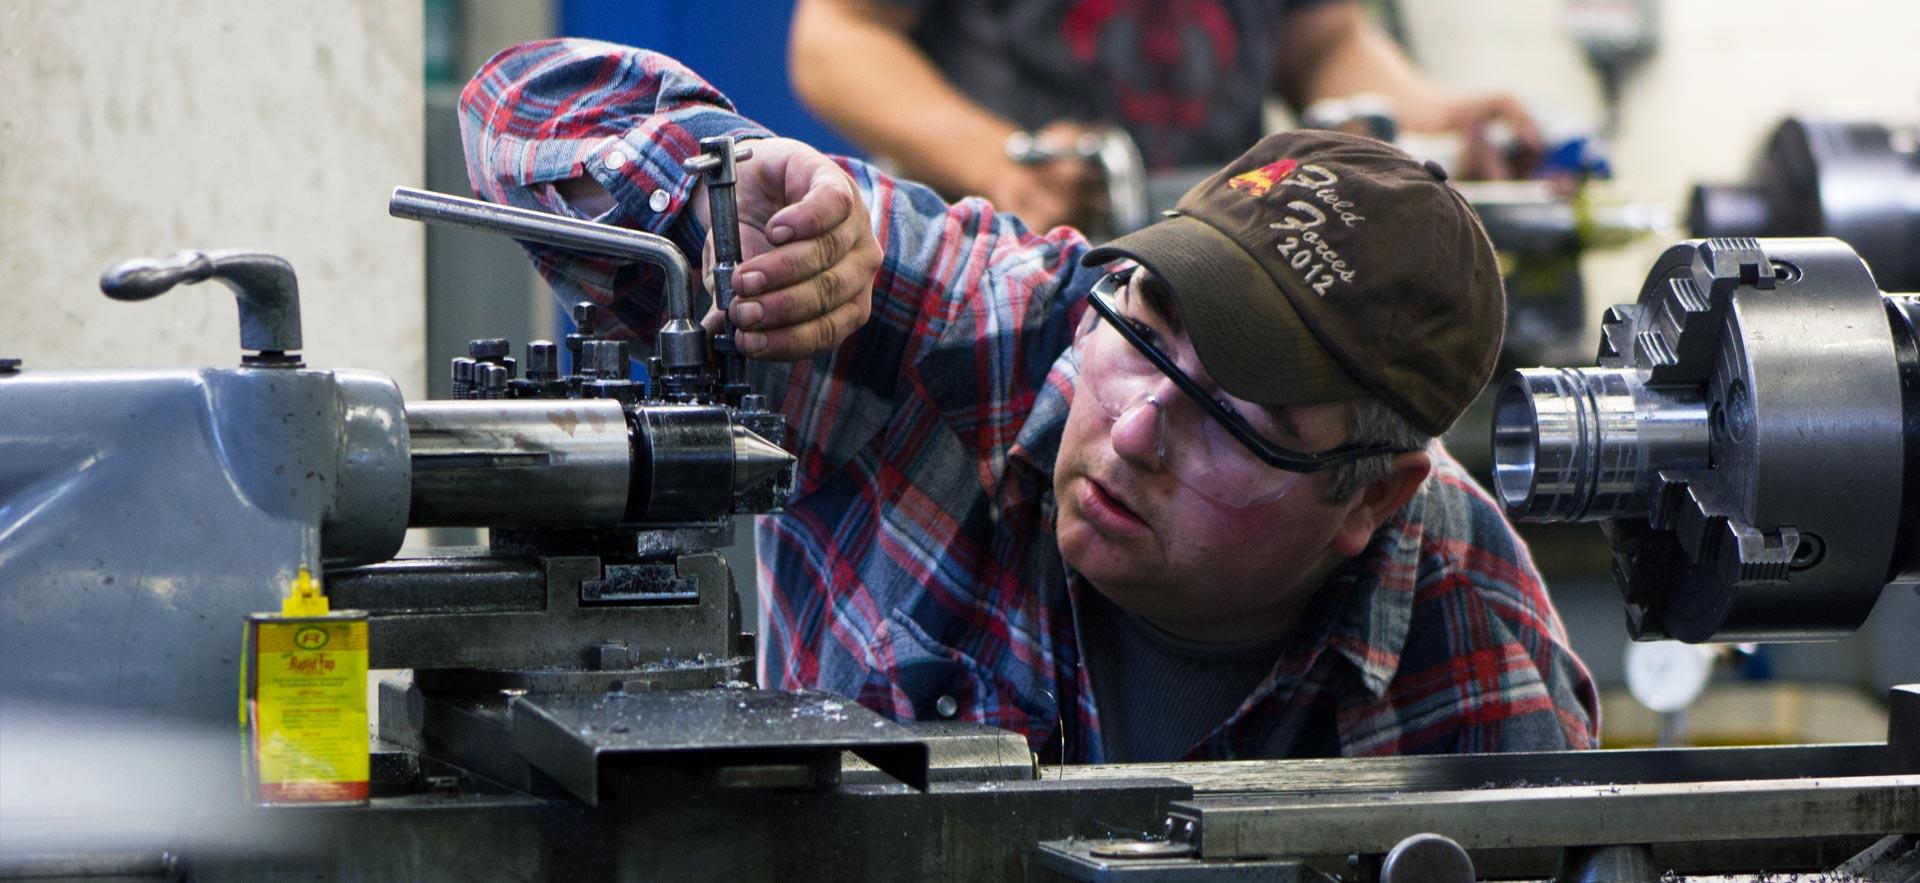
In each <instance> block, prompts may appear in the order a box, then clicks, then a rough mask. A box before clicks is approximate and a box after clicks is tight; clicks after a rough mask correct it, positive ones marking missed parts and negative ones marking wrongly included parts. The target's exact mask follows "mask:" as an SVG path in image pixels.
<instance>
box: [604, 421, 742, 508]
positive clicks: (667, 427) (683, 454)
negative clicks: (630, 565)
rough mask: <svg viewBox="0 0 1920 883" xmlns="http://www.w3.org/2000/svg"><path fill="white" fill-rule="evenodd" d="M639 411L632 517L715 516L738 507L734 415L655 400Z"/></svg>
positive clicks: (630, 502) (629, 503)
mask: <svg viewBox="0 0 1920 883" xmlns="http://www.w3.org/2000/svg"><path fill="white" fill-rule="evenodd" d="M634 416H635V440H634V441H635V443H634V449H635V452H636V456H635V463H634V467H635V468H634V470H633V486H632V489H631V490H630V491H629V492H628V507H627V518H628V520H629V521H635V522H639V521H679V520H687V519H697V518H712V517H715V516H718V515H724V514H726V513H727V512H729V511H732V508H733V497H734V492H733V477H734V467H733V458H734V439H733V420H732V418H731V417H729V416H728V415H727V409H725V408H722V407H717V406H707V405H656V406H650V407H646V408H641V409H639V410H638V411H637V412H636V414H635V415H634Z"/></svg>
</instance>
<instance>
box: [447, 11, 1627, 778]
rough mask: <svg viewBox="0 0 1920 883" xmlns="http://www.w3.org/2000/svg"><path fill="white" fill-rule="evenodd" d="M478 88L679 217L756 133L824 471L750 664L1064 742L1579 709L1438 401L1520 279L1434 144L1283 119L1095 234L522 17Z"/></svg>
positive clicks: (487, 138) (743, 338)
mask: <svg viewBox="0 0 1920 883" xmlns="http://www.w3.org/2000/svg"><path fill="white" fill-rule="evenodd" d="M461 113H462V119H461V122H462V130H463V132H464V133H465V138H466V146H467V156H468V167H469V175H470V177H471V180H472V182H473V186H474V189H475V190H476V192H478V193H479V194H480V195H481V196H483V197H485V198H487V199H491V200H494V201H497V202H501V203H507V204H512V205H518V206H522V207H527V208H535V209H541V210H545V211H549V212H554V213H558V214H571V215H575V216H580V217H590V218H593V219H595V220H598V221H600V222H603V223H609V224H618V225H621V226H626V227H632V228H636V229H641V230H647V231H651V232H655V233H659V234H662V235H665V236H668V237H670V238H672V239H673V240H675V241H676V242H678V243H679V244H680V245H681V247H682V248H684V249H685V250H686V251H687V253H688V254H689V255H697V254H700V253H701V247H702V243H703V241H704V240H705V238H706V217H705V200H704V193H703V192H701V191H700V190H699V182H698V181H697V180H696V178H695V176H692V175H689V174H687V173H685V172H683V171H682V170H681V167H680V162H681V160H683V159H685V158H687V157H689V156H692V155H694V154H696V153H698V151H699V140H700V139H701V138H703V137H709V136H715V135H733V136H735V137H739V138H743V139H764V140H756V141H753V142H752V144H753V149H754V156H753V158H752V159H751V160H748V161H745V162H743V163H741V165H740V167H739V170H740V171H739V175H740V184H739V187H738V190H737V195H738V198H739V201H740V215H741V222H742V228H743V229H742V238H743V240H744V246H745V253H746V259H745V260H744V261H743V262H742V263H741V265H740V266H739V268H738V270H737V271H736V274H735V276H734V288H735V291H736V292H737V294H738V295H739V296H738V297H737V298H736V300H735V302H734V304H733V305H732V308H731V318H732V319H733V320H734V322H735V323H736V324H737V325H738V326H739V328H740V329H741V330H740V331H739V335H738V337H737V342H738V343H739V345H740V346H741V348H742V349H743V350H744V351H745V352H747V353H748V354H749V355H751V356H755V357H756V358H757V359H758V361H756V362H755V363H754V369H753V370H754V376H753V377H752V381H753V383H754V384H755V386H756V388H757V389H758V390H759V391H761V392H764V393H766V394H767V395H769V396H770V397H771V399H772V401H773V402H774V403H775V406H776V407H779V408H780V409H781V410H782V411H784V413H785V414H786V415H787V419H788V425H789V427H790V430H791V435H790V437H789V438H787V439H786V440H785V442H786V444H787V446H788V447H789V448H790V449H791V450H793V451H794V452H795V453H796V454H797V455H798V456H799V458H800V469H799V475H798V477H797V479H796V482H795V490H794V496H793V498H792V500H791V501H790V502H789V504H788V507H787V511H786V513H785V514H783V515H780V516H778V517H769V518H763V519H761V523H760V527H759V533H758V540H759V551H760V555H761V562H762V564H761V567H762V570H761V574H760V608H761V623H760V634H761V637H762V644H761V649H760V661H761V665H762V671H761V682H762V686H765V687H768V688H773V689H801V688H819V689H826V690H831V691H834V692H837V693H841V694H844V695H846V696H849V697H852V698H854V699H856V700H858V701H859V702H861V703H862V704H864V705H866V706H868V707H870V708H872V709H875V710H876V711H879V712H880V713H882V714H886V715H889V716H891V717H894V718H896V719H901V720H929V719H942V718H945V719H962V720H972V721H981V722H985V723H989V724H993V725H995V726H999V727H1004V728H1007V729H1010V730H1013V731H1016V732H1019V733H1022V734H1024V735H1025V736H1026V737H1027V739H1028V741H1029V743H1030V744H1031V745H1033V746H1034V748H1035V749H1036V750H1037V751H1039V752H1041V754H1042V755H1043V756H1044V757H1048V758H1053V757H1055V756H1063V757H1062V758H1061V759H1064V760H1072V761H1093V762H1097V761H1115V760H1156V759H1175V758H1230V757H1283V756H1316V755H1319V756H1329V755H1377V754H1395V753H1416V752H1472V751H1515V750H1547V749H1560V748H1588V747H1592V746H1593V744H1594V742H1595V733H1596V726H1597V718H1598V710H1597V703H1596V700H1595V694H1594V689H1593V684H1592V681H1591V679H1590V678H1589V676H1588V675H1587V672H1586V670H1585V668H1584V666H1582V664H1581V663H1580V661H1579V659H1578V658H1576V657H1575V656H1574V655H1573V653H1572V651H1571V650H1570V649H1569V648H1568V646H1567V639H1566V634H1565V631H1564V629H1563V628H1562V626H1561V624H1560V620H1559V617H1558V615H1557V614H1556V613H1555V611H1554V609H1553V605H1552V603H1551V602H1550V601H1549V599H1548V598H1547V595H1546V592H1545V590H1544V588H1543V587H1542V586H1541V584H1540V579H1539V576H1538V574H1537V573H1536V572H1535V570H1534V567H1533V564H1532V561H1531V560H1530V558H1529V556H1528V554H1527V551H1526V548H1525V546H1524V545H1523V544H1522V543H1521V541H1520V540H1519V539H1518V538H1517V537H1516V536H1515V535H1514V534H1513V532H1512V528H1511V527H1510V526H1509V525H1508V524H1507V523H1506V521H1505V520H1504V519H1503V518H1502V517H1501V515H1500V513H1499V511H1498V510H1497V508H1496V507H1495V506H1494V504H1493V502H1492V501H1491V500H1490V499H1489V498H1488V497H1487V495H1486V494H1485V492H1483V491H1482V490H1481V489H1480V488H1478V487H1477V486H1476V485H1475V484H1474V483H1473V481H1472V480H1471V479H1470V478H1469V477H1467V476H1466V475H1465V474H1464V473H1463V472H1462V471H1461V469H1460V468H1459V467H1458V465H1456V464H1455V463H1454V462H1453V460H1452V459H1451V458H1450V457H1449V456H1448V455H1447V453H1446V452H1445V450H1444V449H1443V448H1442V447H1441V446H1440V444H1439V443H1438V442H1437V441H1434V440H1433V439H1434V436H1437V435H1439V434H1440V433H1441V432H1444V431H1445V429H1446V428H1447V427H1448V426H1450V425H1451V424H1452V422H1453V421H1454V419H1455V418H1457V417H1458V416H1459V414H1460V411H1461V410H1462V409H1464V408H1465V407H1466V405H1467V403H1468V402H1469V401H1471V400H1472V399H1473V397H1474V396H1475V395H1476V394H1477V393H1478V391H1479V390H1480V388H1481V387H1482V386H1483V385H1484V384H1485V382H1486V380H1487V378H1488V376H1489V374H1490V373H1491V370H1492V365H1493V360H1494V357H1495V355H1496V353H1497V351H1498V349H1499V341H1500V335H1501V330H1502V326H1503V322H1504V310H1505V300H1504V295H1503V293H1502V291H1501V288H1500V282H1499V277H1498V275H1497V272H1496V270H1495V267H1494V258H1493V254H1492V251H1491V248H1490V246H1489V245H1488V243H1487V241H1486V236H1485V234H1484V232H1483V231H1482V230H1481V229H1480V226H1479V222H1478V220H1477V219H1476V218H1475V217H1474V215H1473V213H1472V211H1471V210H1470V209H1469V208H1468V207H1467V206H1466V204H1465V202H1464V201H1463V200H1462V199H1461V198H1460V196H1459V194H1458V193H1457V192H1456V191H1454V190H1453V188H1451V187H1450V186H1448V185H1447V184H1446V183H1445V177H1446V176H1445V173H1444V172H1443V171H1442V170H1441V169H1440V168H1439V167H1438V166H1436V165H1433V164H1430V163H1429V164H1427V165H1425V166H1422V165H1420V164H1418V163H1416V162H1414V161H1413V160H1412V159H1410V158H1409V157H1407V156H1406V155H1405V154H1402V153H1400V152H1399V151H1397V150H1395V149H1393V148H1391V147H1388V146H1386V145H1383V144H1380V143H1378V142H1374V141H1369V140H1366V139H1360V138H1354V137H1350V136H1342V135H1334V134H1331V133H1288V134H1284V135H1276V136H1270V137H1268V138H1266V139H1264V140H1262V141H1261V142H1259V143H1258V144H1256V145H1254V147H1253V148H1252V149H1251V150H1249V151H1248V153H1247V154H1245V155H1243V156H1242V157H1241V158H1240V159H1239V160H1236V161H1235V162H1234V163H1233V164H1231V165H1229V166H1228V167H1226V168H1225V169H1223V170H1222V171H1221V172H1219V173H1218V174H1216V175H1215V176H1213V177H1212V178H1210V179H1209V180H1207V181H1205V182H1202V183H1201V184H1200V185H1197V186H1196V187H1195V188H1194V189H1193V191H1191V192H1190V193H1188V194H1187V196H1186V197H1185V198H1184V199H1183V200H1182V201H1181V203H1180V210H1179V211H1178V212H1177V213H1175V214H1176V216H1175V217H1171V218H1169V219H1167V220H1164V221H1162V222H1161V223H1158V224H1155V225H1153V226H1151V227H1149V228H1147V229H1146V230H1143V231H1140V232H1139V233H1135V234H1132V235H1129V236H1127V237H1124V238H1122V239H1120V240H1116V241H1115V242H1114V243H1112V244H1110V245H1108V246H1105V247H1102V248H1099V249H1090V248H1089V245H1088V243H1087V242H1086V241H1085V239H1083V238H1082V237H1081V236H1080V234H1079V233H1078V232H1076V231H1074V230H1070V229H1067V228H1057V229H1054V230H1052V231H1050V232H1047V233H1044V234H1041V233H1037V232H1035V231H1032V230H1029V229H1027V228H1026V226H1025V225H1023V224H1022V223H1021V222H1020V221H1019V220H1018V219H1017V218H1014V217H1011V216H1008V215H1004V214H1000V213H998V212H996V211H995V210H994V208H993V206H992V205H990V204H987V203H986V202H983V201H981V200H978V199H967V200H962V201H960V202H958V203H955V204H951V205H949V204H947V203H945V202H943V201H942V200H941V199H940V198H938V197H937V196H935V195H934V194H933V193H932V192H931V191H929V190H927V189H925V188H923V187H921V186H919V185H916V184H913V183H911V182H907V181H900V180H895V179H893V178H890V177H888V176H887V175H885V174H883V173H881V172H879V171H877V170H875V169H874V168H872V167H870V166H868V165H865V164H864V163H861V162H858V161H854V160H849V159H844V158H829V157H826V156H824V155H822V154H820V153H818V152H817V151H814V150H812V149H811V148H809V147H807V146H805V145H802V144H799V143H797V142H792V141H787V140H782V139H772V138H769V137H768V133H767V132H765V131H764V130H762V129H760V128H759V127H757V126H755V125H754V124H753V123H752V122H750V121H749V120H747V119H745V118H744V117H741V116H739V115H738V114H736V113H735V112H734V110H733V108H732V106H731V105H730V104H729V103H728V102H727V100H726V98H725V97H724V96H722V95H721V94H720V93H719V92H718V91H716V90H715V89H714V88H713V87H712V86H710V85H708V84H707V83H706V82H705V81H703V80H701V79H700V78H699V77H697V76H696V75H694V74H693V73H692V72H690V71H688V70H686V69H685V68H684V67H682V66H680V65H679V64H678V63H676V62H674V61H673V60H672V59H669V58H666V57H664V56H661V55H658V54H656V53H650V52H646V51H643V50H638V49H629V48H625V47H618V46H612V45H607V44H602V43H594V42H588V41H577V40H555V41H543V42H538V43H530V44H526V45H523V46H518V47H515V48H512V49H509V50H507V51H506V52H503V53H501V54H500V55H499V56H497V57H495V58H494V59H493V60H492V61H490V62H489V63H488V64H487V65H486V67H485V68H483V69H482V70H481V71H480V72H479V73H478V74H477V75H476V76H475V78H474V79H473V81H472V82H471V83H470V84H469V85H468V86H467V88H466V91H465V93H464V95H463V96H462V101H461ZM527 248H528V251H529V252H530V253H531V254H532V256H533V259H534V262H535V264H536V265H537V266H538V268H539V269H540V271H541V272H542V274H543V275H545V276H546V278H547V279H548V280H549V281H550V282H551V283H552V284H553V285H554V287H555V289H556V290H557V291H558V292H559V294H560V296H561V297H562V298H565V299H567V300H569V301H571V300H575V299H580V298H590V299H592V300H594V301H597V302H599V303H601V304H604V305H606V306H608V307H609V308H610V309H609V310H606V311H603V312H606V313H610V314H611V316H612V317H613V319H612V320H611V322H613V323H617V324H612V325H610V327H607V328H601V329H595V330H597V331H600V332H602V333H628V334H636V335H637V336H639V337H641V338H643V339H644V338H645V337H646V336H647V335H648V334H650V332H651V331H652V330H653V329H655V328H657V327H658V325H659V324H660V316H661V306H662V304H661V300H660V298H659V292H658V290H657V286H656V285H653V284H650V283H652V281H653V280H651V279H650V278H649V274H648V272H647V270H646V268H644V267H640V266H635V265H617V264H614V263H612V262H610V261H605V260H599V259H594V258H587V257H581V256H578V255H571V254H568V253H565V252H561V251H559V250H556V249H552V248H548V247H544V246H537V245H529V246H527ZM716 315H717V314H716ZM710 318H711V317H710Z"/></svg>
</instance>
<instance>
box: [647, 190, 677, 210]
mask: <svg viewBox="0 0 1920 883" xmlns="http://www.w3.org/2000/svg"><path fill="white" fill-rule="evenodd" d="M672 204H673V194H671V193H668V192H667V191H665V190H655V191H653V195H652V196H649V197H647V208H650V209H653V210H654V211H656V212H664V211H666V210H667V206H669V205H672Z"/></svg>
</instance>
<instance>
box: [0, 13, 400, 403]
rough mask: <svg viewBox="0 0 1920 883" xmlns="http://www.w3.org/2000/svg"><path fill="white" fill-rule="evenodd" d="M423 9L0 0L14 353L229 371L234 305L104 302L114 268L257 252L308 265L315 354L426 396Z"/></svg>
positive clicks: (323, 363)
mask: <svg viewBox="0 0 1920 883" xmlns="http://www.w3.org/2000/svg"><path fill="white" fill-rule="evenodd" d="M421 45H422V15H421V8H420V0H298V2H295V0H285V2H283V0H276V2H272V3H261V2H253V0H168V2H165V3H149V2H119V0H68V2H55V0H7V2H5V3H0V84H4V89H5V92H4V99H0V357H7V356H11V357H20V358H23V359H25V360H26V366H27V367H28V368H29V369H32V368H36V367H38V368H56V367H60V368H66V367H92V366H158V365H200V364H204V365H227V364H233V363H235V362H236V360H237V358H238V349H237V346H238V337H237V333H238V332H237V328H238V323H237V320H236V318H235V309H234V301H233V298H232V296H231V295H230V294H228V293H227V292H226V290H225V289H224V288H223V287H217V286H213V287H210V286H205V285H202V286H195V287H191V288H185V289H180V290H176V291H173V292H169V293H168V294H167V295H165V296H163V297H161V298H158V299H156V300H152V301H147V302H144V303H138V304H124V303H116V302H112V301H108V300H107V299H106V298H105V297H103V296H102V295H101V294H100V292H99V290H98V287H97V279H98V277H99V274H100V271H101V270H102V269H104V268H105V267H107V266H108V265H109V264H111V263H113V262H115V261H117V260H120V259H122V258H126V257H133V256H158V255H164V254H167V253H169V252H172V251H174V250H176V249H181V248H228V247H254V248H262V249H266V250H268V251H272V252H275V253H277V254H280V255H282V256H284V257H286V258H288V259H289V260H291V261H292V262H293V264H294V267H295V268H296V269H297V270H298V271H299V273H300V282H301V286H300V288H301V306H302V311H303V316H304V320H305V322H304V324H305V332H306V335H305V336H306V350H305V354H306V358H307V362H308V364H310V365H314V366H317V367H354V368H369V369H374V370H378V371H382V372H385V373H387V374H390V375H392V376H393V377H394V378H395V379H396V380H398V381H399V382H400V385H401V387H402V389H404V390H405V391H406V392H407V394H408V396H409V397H415V396H419V395H422V394H423V393H424V391H425V385H424V382H423V381H424V361H423V359H424V357H423V350H424V341H425V330H424V329H425V317H424V316H425V308H424V297H423V295H422V289H423V275H424V271H423V259H422V242H423V238H422V230H421V227H420V226H419V225H418V224H416V223H413V222H407V221H399V220H395V219H393V218H390V217H388V216H387V213H386V199H387V193H388V192H389V190H391V188H392V187H393V186H395V185H397V184H406V185H410V186H418V185H419V183H420V181H421V175H422V172H421V138H422V135H421V118H420V117H421V110H420V109H421V102H422V87H421Z"/></svg>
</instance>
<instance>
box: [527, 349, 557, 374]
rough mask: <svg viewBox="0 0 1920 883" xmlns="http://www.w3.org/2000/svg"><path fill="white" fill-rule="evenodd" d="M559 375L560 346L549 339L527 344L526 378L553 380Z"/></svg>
mask: <svg viewBox="0 0 1920 883" xmlns="http://www.w3.org/2000/svg"><path fill="white" fill-rule="evenodd" d="M559 376H560V348H559V347H557V346H554V344H553V341H551V340H536V341H533V342H532V343H529V344H527V379H528V380H553V379H555V378H558V377H559Z"/></svg>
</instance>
